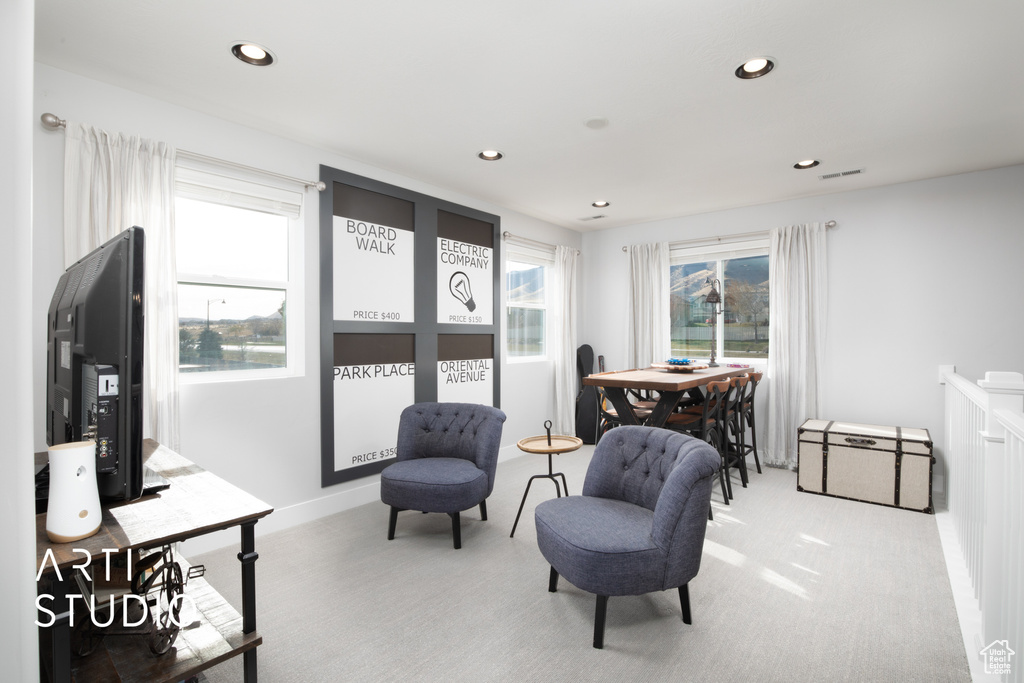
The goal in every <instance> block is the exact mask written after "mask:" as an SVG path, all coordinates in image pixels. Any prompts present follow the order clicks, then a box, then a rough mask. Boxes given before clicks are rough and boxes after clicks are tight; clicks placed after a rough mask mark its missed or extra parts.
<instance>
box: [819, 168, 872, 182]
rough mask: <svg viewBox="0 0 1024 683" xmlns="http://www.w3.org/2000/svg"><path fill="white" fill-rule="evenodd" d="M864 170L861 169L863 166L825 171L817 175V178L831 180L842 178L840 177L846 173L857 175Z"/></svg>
mask: <svg viewBox="0 0 1024 683" xmlns="http://www.w3.org/2000/svg"><path fill="white" fill-rule="evenodd" d="M865 170H866V169H863V168H854V169H852V170H849V171H839V172H837V173H826V174H825V175H820V176H818V180H832V179H833V178H842V177H844V176H848V175H857V174H859V173H863V172H864V171H865Z"/></svg>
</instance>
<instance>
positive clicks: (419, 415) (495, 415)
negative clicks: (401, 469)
mask: <svg viewBox="0 0 1024 683" xmlns="http://www.w3.org/2000/svg"><path fill="white" fill-rule="evenodd" d="M504 422H505V413H503V412H502V411H500V410H498V409H497V408H492V407H491V406H484V405H478V404H475V403H416V404H413V405H411V406H409V407H408V408H406V409H405V410H403V411H402V416H401V418H400V419H399V423H398V453H397V458H396V459H397V460H398V461H402V460H412V459H413V458H461V459H463V460H469V461H470V462H472V463H474V464H475V465H476V466H477V467H478V468H479V469H481V470H483V471H484V472H486V473H487V493H488V495H490V492H491V490H492V488H493V487H494V471H495V468H496V467H497V465H498V449H499V447H500V446H501V429H502V424H503V423H504Z"/></svg>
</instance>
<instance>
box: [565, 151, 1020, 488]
mask: <svg viewBox="0 0 1024 683" xmlns="http://www.w3.org/2000/svg"><path fill="white" fill-rule="evenodd" d="M833 182H841V181H833ZM827 220H835V221H837V222H838V227H836V228H834V229H832V230H829V232H828V276H829V283H828V286H829V296H828V305H829V321H828V332H827V334H828V338H827V343H826V361H825V372H824V380H823V384H824V386H823V399H822V415H821V417H823V418H826V419H836V420H845V421H852V422H867V423H880V424H892V425H900V426H903V427H925V428H927V429H929V430H930V432H931V435H932V438H933V439H934V440H935V442H936V444H941V442H942V436H943V405H942V396H943V394H942V390H941V388H940V387H939V385H938V366H939V365H940V364H944V363H948V364H955V365H956V366H957V371H958V372H959V373H960V374H962V375H964V376H965V377H968V378H969V379H978V378H981V377H983V376H984V373H985V372H986V371H988V370H1011V371H1016V372H1024V353H1022V351H1021V349H1022V339H1024V318H1022V317H1021V316H1020V314H1019V310H1018V309H1019V304H1020V302H1021V301H1022V300H1024V267H1022V266H1024V264H1022V257H1024V166H1012V167H1009V168H1003V169H996V170H991V171H981V172H977V173H968V174H963V175H957V176H950V177H946V178H937V179H933V180H926V181H920V182H914V183H904V184H900V185H891V186H888V187H883V188H877V189H872V190H861V191H857V192H847V193H840V194H832V195H826V196H821V197H813V198H808V199H799V200H793V201H786V202H777V203H773V204H764V205H760V206H752V207H745V208H742V209H734V210H730V211H720V212H716V213H711V214H704V215H699V216H690V217H686V218H677V219H672V220H665V221H659V222H655V223H646V224H642V225H635V226H630V227H624V228H618V229H613V230H606V231H602V232H599V233H591V234H585V235H584V237H583V253H584V255H585V258H584V261H583V264H584V266H583V271H584V275H583V282H584V287H583V292H584V294H583V302H582V307H583V315H582V320H583V327H582V329H583V333H582V335H581V337H580V341H581V342H586V343H589V344H591V345H592V346H593V347H594V349H595V351H596V352H597V353H603V354H604V355H605V357H606V360H607V361H608V369H619V368H623V367H625V366H624V363H625V359H626V338H625V332H624V330H625V329H626V327H627V321H626V317H625V314H624V312H625V311H626V310H627V307H628V302H627V291H628V289H627V288H628V275H629V259H628V256H627V255H626V254H624V253H622V247H623V246H624V245H629V244H635V243H644V242H655V241H675V240H686V239H693V238H697V237H705V236H711V235H728V234H735V233H743V232H751V231H755V230H768V229H770V228H773V227H777V226H782V225H791V224H795V223H808V222H813V221H821V222H824V221H827ZM941 471H942V470H941V462H940V466H939V468H937V470H936V472H937V473H941Z"/></svg>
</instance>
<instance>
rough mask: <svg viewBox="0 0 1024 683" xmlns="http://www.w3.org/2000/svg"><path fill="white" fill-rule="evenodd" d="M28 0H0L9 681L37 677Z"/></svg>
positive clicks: (3, 627)
mask: <svg viewBox="0 0 1024 683" xmlns="http://www.w3.org/2000/svg"><path fill="white" fill-rule="evenodd" d="M34 9H35V8H34V5H33V3H32V0H13V1H12V0H5V1H4V2H3V3H0V83H3V86H4V95H3V97H2V98H0V231H2V232H0V235H2V237H0V239H2V240H3V244H4V249H2V250H0V292H3V293H4V296H3V297H2V299H0V319H2V320H3V321H4V327H5V330H4V333H3V335H0V357H3V358H4V359H6V364H7V367H6V368H5V371H4V380H5V382H4V391H3V392H2V394H0V416H2V418H0V425H2V426H3V453H2V455H0V461H2V462H3V468H4V474H3V476H2V477H0V520H2V522H0V529H2V530H3V539H4V553H3V555H4V557H3V561H2V562H0V662H3V679H4V680H6V681H33V680H39V671H38V660H39V657H38V654H37V646H36V642H37V635H36V627H35V624H34V621H35V603H34V600H35V594H36V591H35V581H34V578H35V557H36V553H35V548H36V528H35V515H34V514H33V513H34V505H35V503H34V500H33V495H32V476H33V473H34V467H33V464H32V453H33V452H34V451H33V438H32V429H31V426H30V425H31V423H32V413H33V408H34V406H35V396H37V395H38V394H37V393H36V392H34V388H35V386H36V384H35V383H34V382H33V377H32V374H31V372H30V371H29V368H30V366H29V364H28V363H26V362H25V360H26V359H27V358H28V357H29V356H30V355H31V350H32V348H33V347H32V329H33V327H34V326H35V325H36V324H37V323H38V318H37V317H35V316H34V315H33V310H32V308H31V306H30V300H29V297H28V296H26V295H25V294H26V293H27V292H28V291H29V290H30V283H31V281H32V258H31V256H32V173H31V172H32V147H31V142H30V141H31V135H32V133H31V130H32V128H31V114H32V52H33V39H32V36H33V26H34Z"/></svg>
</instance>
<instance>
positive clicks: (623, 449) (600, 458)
mask: <svg viewBox="0 0 1024 683" xmlns="http://www.w3.org/2000/svg"><path fill="white" fill-rule="evenodd" d="M720 465H721V457H720V456H719V454H718V451H716V450H715V449H714V448H713V447H712V446H711V445H710V444H708V443H707V442H706V441H703V440H701V439H697V438H695V437H691V436H688V435H684V434H679V433H677V432H673V431H671V430H668V429H658V428H654V427H635V426H623V427H616V428H615V429H613V430H611V431H610V432H608V433H607V434H605V436H604V437H603V438H602V439H601V441H600V443H598V445H597V448H595V449H594V456H593V459H592V460H591V461H590V467H589V468H588V469H587V477H586V479H585V481H584V483H583V495H584V496H594V497H597V498H612V499H614V500H622V501H625V502H627V503H632V504H634V505H639V506H641V507H644V508H647V509H648V510H651V511H653V512H654V520H653V525H652V529H651V538H652V539H653V540H654V542H655V543H656V544H657V546H658V547H659V548H661V550H662V551H663V552H665V553H666V560H667V566H666V573H665V586H666V587H672V586H678V585H680V584H681V583H685V582H686V581H688V580H689V578H690V577H692V576H695V575H696V573H697V569H698V568H699V567H700V557H701V548H702V546H703V544H704V531H705V529H706V527H707V515H708V509H709V506H710V505H711V481H712V479H713V477H714V476H715V475H716V473H717V472H718V468H719V467H720Z"/></svg>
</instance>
